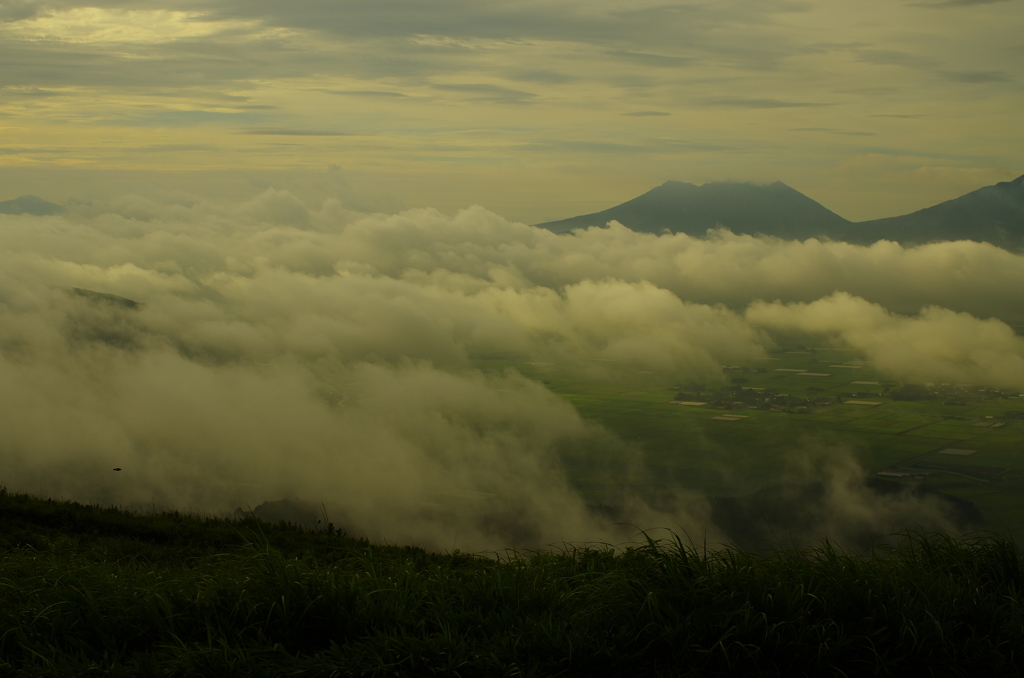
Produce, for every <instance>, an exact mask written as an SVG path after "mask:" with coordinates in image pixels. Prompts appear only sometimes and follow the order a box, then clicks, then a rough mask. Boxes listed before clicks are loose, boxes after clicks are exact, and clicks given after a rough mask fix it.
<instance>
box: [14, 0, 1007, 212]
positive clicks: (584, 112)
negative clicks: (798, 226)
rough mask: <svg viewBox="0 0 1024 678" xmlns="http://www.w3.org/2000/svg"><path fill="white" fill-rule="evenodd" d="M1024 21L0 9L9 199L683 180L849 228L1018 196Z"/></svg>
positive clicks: (607, 200)
mask: <svg viewBox="0 0 1024 678" xmlns="http://www.w3.org/2000/svg"><path fill="white" fill-rule="evenodd" d="M1022 35H1024V2H1022V0H920V1H918V2H904V1H902V0H860V1H858V2H854V3H850V2H840V1H839V0H821V1H818V2H796V1H787V0H735V1H731V0H719V1H716V2H676V3H671V2H670V3H666V2H663V1H661V0H659V1H658V2H653V1H651V0H630V1H629V2H625V1H621V0H586V1H583V0H544V1H543V2H541V1H530V0H525V1H524V0H506V1H504V2H500V3H497V2H489V3H482V2H476V1H470V0H435V1H431V2H424V1H422V0H294V1H293V2H280V1H273V2H272V1H270V0H169V1H168V0H164V1H162V2H160V3H155V2H147V1H145V0H98V1H97V2H94V3H90V4H89V6H86V4H85V3H82V2H61V1H59V0H58V1H55V2H35V1H34V0H14V1H0V64H2V68H0V187H2V193H0V199H8V198H13V197H16V195H19V194H23V193H34V194H37V195H40V196H41V197H44V198H47V199H50V200H55V201H59V202H60V201H65V200H67V199H69V198H78V199H89V198H91V197H95V196H100V195H102V196H109V195H114V194H119V193H125V192H136V193H147V192H148V193H152V192H154V191H155V190H157V188H159V190H161V191H164V192H169V193H175V192H182V193H191V194H199V195H204V196H207V197H218V196H223V197H225V198H230V199H234V200H240V199H248V198H249V197H251V196H252V195H254V194H256V193H258V192H260V191H262V190H264V189H265V188H267V187H268V186H274V187H277V188H284V189H288V190H291V191H292V192H294V193H296V194H298V195H300V196H301V197H302V198H303V199H305V200H313V201H317V200H322V199H324V198H327V197H336V198H340V199H342V200H343V201H346V202H348V203H349V204H350V205H352V206H353V207H354V208H356V209H361V210H367V209H370V210H396V209H401V208H403V207H416V206H432V207H437V208H439V209H441V210H442V211H446V212H449V213H450V212H453V211H454V210H456V209H457V208H460V207H464V206H467V205H471V204H480V205H483V206H485V207H487V208H488V209H490V210H493V211H495V212H498V213H500V214H502V215H504V216H506V217H508V218H510V219H513V220H520V221H524V222H527V223H533V222H538V221H544V220H549V219H556V218H562V217H567V216H572V215H575V214H582V213H587V212H592V211H596V210H600V209H604V208H607V207H610V206H611V205H614V204H617V203H620V202H622V201H624V200H627V199H629V198H632V197H635V196H636V195H638V194H640V193H642V192H644V191H646V190H648V189H650V188H652V187H653V186H655V185H658V184H660V183H662V182H664V181H665V180H668V179H675V180H681V181H690V182H693V183H704V182H706V181H717V180H743V181H765V182H767V181H775V180H781V181H784V182H786V183H787V184H789V185H791V186H793V187H794V188H796V189H797V190H800V191H802V192H804V193H805V194H807V195H809V196H811V197H812V198H814V199H816V200H818V201H819V202H821V203H822V204H824V205H825V206H826V207H829V208H830V209H832V210H834V211H836V212H838V213H839V214H841V215H843V216H845V217H847V218H850V219H854V220H859V219H867V218H875V217H882V216H890V215H895V214H900V213H905V212H909V211H913V210H915V209H919V208H921V207H925V206H928V205H931V204H934V203H936V202H940V201H942V200H946V199H950V198H953V197H956V196H957V195H960V194H962V193H965V192H967V191H969V190H973V189H975V188H978V187H981V186H984V185H988V184H992V183H995V182H997V181H1001V180H1007V179H1012V178H1014V177H1015V176H1018V175H1020V174H1021V173H1024V153H1022V152H1024V126H1022V125H1021V124H1020V120H1021V111H1022V110H1024V93H1022V88H1021V80H1022V78H1024V76H1022V75H1021V71H1020V68H1019V65H1020V64H1021V63H1024V39H1022V37H1021V36H1022Z"/></svg>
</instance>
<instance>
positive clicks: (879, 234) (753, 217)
mask: <svg viewBox="0 0 1024 678" xmlns="http://www.w3.org/2000/svg"><path fill="white" fill-rule="evenodd" d="M612 220H615V221H618V222H619V223H621V224H623V225H624V226H626V227H628V228H630V229H632V230H634V231H640V232H645V233H663V232H665V231H666V230H667V231H669V232H671V233H686V234H688V235H692V236H703V235H705V234H706V233H707V230H708V229H709V228H715V227H716V226H724V227H725V228H728V229H729V230H730V231H732V232H733V233H737V234H749V235H757V234H763V235H770V236H775V237H778V238H783V239H786V240H794V239H806V238H811V237H817V238H828V239H831V240H839V241H845V242H851V243H858V244H867V243H872V242H876V241H878V240H895V241H897V242H900V243H903V244H906V245H913V244H920V243H927V242H939V241H947V240H975V241H978V242H989V243H992V244H994V245H997V246H999V247H1004V248H1007V249H1013V250H1018V249H1022V248H1024V176H1021V177H1019V178H1017V179H1015V180H1013V181H1004V182H1001V183H998V184H996V185H995V186H986V187H985V188H980V189H978V190H976V191H972V192H971V193H968V194H966V195H963V196H961V197H959V198H956V199H954V200H948V201H946V202H944V203H941V204H939V205H935V206H934V207H928V208H926V209H923V210H919V211H917V212H913V213H912V214H905V215H903V216H898V217H888V218H886V219H875V220H872V221H864V222H860V223H853V222H850V221H847V220H846V219H844V218H842V217H841V216H839V215H838V214H836V213H835V212H832V211H830V210H828V209H827V208H825V207H823V206H822V205H820V204H818V203H817V202H815V201H814V200H811V199H810V198H808V197H807V196H805V195H803V194H802V193H800V192H799V191H797V190H795V189H792V188H790V187H789V186H787V185H786V184H784V183H782V182H775V183H774V184H769V185H767V186H757V185H754V184H744V183H728V182H715V183H709V184H704V185H703V186H696V185H694V184H687V183H683V182H680V181H666V182H665V183H664V184H662V185H661V186H658V187H657V188H654V189H652V190H650V191H648V192H647V193H644V194H643V195H641V196H639V197H637V198H633V199H632V200H629V201H627V202H624V203H622V204H621V205H617V206H615V207H612V208H609V209H606V210H604V211H602V212H595V213H594V214H585V215H582V216H578V217H571V218H569V219H562V220H559V221H549V222H546V223H543V224H537V226H539V227H541V228H546V229H549V230H551V231H554V232H556V233H568V232H570V231H572V230H573V229H576V228H586V227H588V226H604V225H605V224H607V223H608V222H609V221H612Z"/></svg>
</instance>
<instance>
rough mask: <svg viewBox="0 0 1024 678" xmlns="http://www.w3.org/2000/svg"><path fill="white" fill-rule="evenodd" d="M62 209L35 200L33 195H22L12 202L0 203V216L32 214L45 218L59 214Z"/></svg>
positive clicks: (58, 206)
mask: <svg viewBox="0 0 1024 678" xmlns="http://www.w3.org/2000/svg"><path fill="white" fill-rule="evenodd" d="M63 211H64V208H63V207H61V206H60V205H58V204H56V203H52V202H49V201H47V200H43V199H42V198H37V197H36V196H34V195H23V196H21V197H20V198H15V199H14V200H4V201H2V202H0V214H33V215H36V216H46V215H48V214H60V213H61V212H63Z"/></svg>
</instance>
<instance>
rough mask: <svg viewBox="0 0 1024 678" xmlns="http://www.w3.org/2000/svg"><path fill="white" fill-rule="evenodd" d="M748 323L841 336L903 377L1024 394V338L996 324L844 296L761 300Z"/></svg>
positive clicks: (933, 308)
mask: <svg viewBox="0 0 1024 678" xmlns="http://www.w3.org/2000/svg"><path fill="white" fill-rule="evenodd" d="M746 317H747V319H748V320H750V321H751V322H753V323H754V324H756V325H759V326H762V327H770V328H774V329H780V330H797V331H800V332H807V333H813V334H819V335H828V336H832V337H835V338H836V339H838V340H839V341H841V342H842V344H843V345H846V346H851V347H854V348H857V349H859V350H861V351H863V352H864V353H865V355H866V356H867V357H868V359H869V360H870V361H871V362H872V363H873V364H874V365H875V367H877V368H878V369H879V370H881V371H882V372H884V373H885V374H888V375H890V376H892V377H895V378H898V379H902V380H906V381H911V382H922V381H937V382H952V383H969V384H984V385H990V386H999V387H1008V388H1015V389H1020V388H1024V338H1021V337H1019V336H1017V335H1016V334H1015V333H1014V331H1013V329H1012V328H1010V327H1009V326H1008V325H1006V324H1005V323H1002V322H1000V321H998V320H995V319H988V320H980V319H978V318H975V317H974V316H971V315H969V314H967V313H955V312H953V311H950V310H948V309H944V308H940V307H937V306H929V307H926V308H924V309H922V310H921V312H920V314H918V315H917V316H914V317H907V316H900V315H896V314H893V313H891V312H889V311H887V310H886V309H885V308H884V307H882V306H881V305H879V304H872V303H869V302H867V301H865V300H864V299H860V298H857V297H854V296H851V295H850V294H847V293H843V292H837V293H835V294H833V295H831V296H829V297H825V298H823V299H819V300H818V301H815V302H812V303H810V304H805V303H791V304H783V303H782V302H779V301H776V302H773V303H767V302H763V301H757V302H754V303H753V304H751V306H750V307H749V308H748V309H747V313H746Z"/></svg>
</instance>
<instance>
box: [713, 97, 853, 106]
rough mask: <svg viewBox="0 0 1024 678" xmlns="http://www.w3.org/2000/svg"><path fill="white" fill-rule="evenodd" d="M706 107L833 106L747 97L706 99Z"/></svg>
mask: <svg viewBox="0 0 1024 678" xmlns="http://www.w3.org/2000/svg"><path fill="white" fill-rule="evenodd" d="M703 103H704V104H705V105H706V106H723V107H727V108H815V107H819V106H832V105H833V104H828V103H817V102H811V101H786V100H783V99H768V98H765V99H750V98H745V97H717V98H714V99H705V100H704V101H703Z"/></svg>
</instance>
